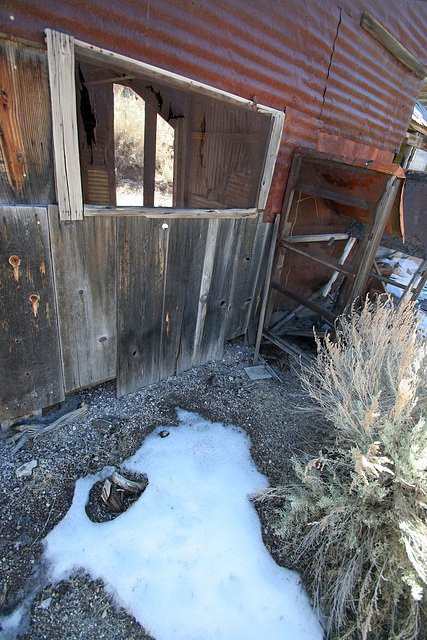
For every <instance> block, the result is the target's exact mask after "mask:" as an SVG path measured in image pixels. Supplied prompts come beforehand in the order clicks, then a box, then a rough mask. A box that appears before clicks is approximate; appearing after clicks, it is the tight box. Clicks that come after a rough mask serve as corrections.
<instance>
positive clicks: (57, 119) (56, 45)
mask: <svg viewBox="0 0 427 640" xmlns="http://www.w3.org/2000/svg"><path fill="white" fill-rule="evenodd" d="M45 33H46V43H47V56H48V63H49V81H50V97H51V105H52V130H53V145H54V155H55V177H56V193H57V199H58V206H59V214H60V218H61V220H80V219H82V218H83V198H82V188H81V178H80V159H79V144H78V133H77V113H76V97H75V96H76V87H75V71H74V40H73V38H72V37H71V36H67V35H65V34H63V33H58V32H57V31H52V30H51V29H46V32H45Z"/></svg>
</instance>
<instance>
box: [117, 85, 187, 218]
mask: <svg viewBox="0 0 427 640" xmlns="http://www.w3.org/2000/svg"><path fill="white" fill-rule="evenodd" d="M152 123H153V124H154V125H155V129H156V130H155V157H154V158H153V160H154V163H153V164H154V166H147V168H148V172H149V173H150V174H152V173H153V170H154V206H155V207H172V205H173V175H174V130H173V128H172V127H171V125H170V124H168V123H167V122H166V120H164V119H163V118H162V117H161V116H160V115H159V114H157V116H156V118H155V119H154V118H153V119H152ZM146 126H150V124H148V125H147V123H146V103H145V100H144V99H143V98H141V97H140V96H139V95H138V94H137V93H135V91H133V89H131V88H130V87H127V86H123V85H119V84H114V159H115V175H116V202H117V206H139V207H142V206H144V172H145V170H146V168H145V161H146V158H145V153H144V149H145V128H146ZM151 133H152V136H153V133H154V132H151ZM153 140H154V136H153ZM147 162H148V163H149V160H147ZM149 164H152V163H149Z"/></svg>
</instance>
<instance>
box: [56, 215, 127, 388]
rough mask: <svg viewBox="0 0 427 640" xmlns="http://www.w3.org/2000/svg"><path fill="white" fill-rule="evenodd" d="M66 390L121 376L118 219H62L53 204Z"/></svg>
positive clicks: (59, 313)
mask: <svg viewBox="0 0 427 640" xmlns="http://www.w3.org/2000/svg"><path fill="white" fill-rule="evenodd" d="M49 221H50V235H51V245H52V259H53V266H54V271H55V285H56V297H57V306H58V320H59V333H60V337H61V347H62V362H63V368H64V383H65V391H66V392H69V391H73V390H74V389H79V388H81V387H87V386H90V385H93V384H96V383H98V382H101V381H102V380H107V379H109V378H114V377H115V375H116V357H117V331H116V314H117V304H116V219H115V218H108V217H98V218H96V217H93V218H85V219H84V220H79V221H77V222H61V221H60V220H59V215H58V207H57V206H56V205H53V206H50V207H49Z"/></svg>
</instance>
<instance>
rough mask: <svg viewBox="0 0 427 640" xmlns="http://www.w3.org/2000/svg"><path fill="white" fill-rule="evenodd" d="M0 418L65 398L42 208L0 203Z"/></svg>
mask: <svg viewBox="0 0 427 640" xmlns="http://www.w3.org/2000/svg"><path fill="white" fill-rule="evenodd" d="M0 215H1V221H0V256H1V262H0V294H1V295H0V308H1V315H0V317H1V320H0V331H1V340H0V373H1V384H0V388H1V411H0V417H1V420H8V419H11V418H14V417H18V416H21V415H25V414H27V413H30V412H31V411H35V410H37V409H41V408H43V407H48V406H50V405H53V404H55V403H57V402H60V401H61V400H63V399H64V386H63V382H62V368H61V358H60V353H59V337H58V328H57V316H56V307H55V296H54V285H53V274H52V263H51V257H50V246H49V225H48V217H47V210H46V209H45V208H37V207H1V208H0Z"/></svg>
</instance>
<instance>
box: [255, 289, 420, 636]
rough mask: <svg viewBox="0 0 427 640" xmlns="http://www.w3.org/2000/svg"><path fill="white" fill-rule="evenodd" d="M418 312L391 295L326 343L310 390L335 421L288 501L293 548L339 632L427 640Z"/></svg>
mask: <svg viewBox="0 0 427 640" xmlns="http://www.w3.org/2000/svg"><path fill="white" fill-rule="evenodd" d="M418 325H419V323H418V320H417V317H416V315H415V314H414V310H413V308H412V307H409V306H407V307H406V308H394V306H393V303H392V301H391V300H389V299H386V300H383V301H382V302H380V303H378V304H377V305H376V306H373V305H371V304H366V305H365V307H364V308H363V310H362V311H361V312H356V311H353V312H352V313H351V314H350V316H349V317H347V318H346V319H343V320H342V322H341V324H340V327H339V330H338V331H337V335H336V339H335V340H334V341H333V340H332V339H330V338H328V337H327V338H326V339H325V340H324V341H323V342H321V341H320V340H317V346H318V356H317V362H316V364H315V366H314V367H313V368H312V369H311V370H310V371H305V372H304V373H302V376H301V377H302V383H303V386H304V387H305V389H306V391H308V393H309V394H310V396H311V397H312V398H313V399H314V401H315V402H316V403H317V405H318V406H319V409H320V411H321V413H322V415H323V416H324V418H325V419H326V420H328V421H329V422H330V424H331V430H332V433H331V435H332V436H333V439H332V440H331V441H332V442H334V444H333V445H331V446H329V447H328V451H327V452H320V453H319V455H318V457H317V458H316V459H311V460H309V459H307V458H305V459H304V458H301V457H299V458H294V460H293V463H294V468H295V471H296V478H297V479H296V480H295V481H294V482H292V483H291V484H290V485H288V486H282V487H275V488H272V489H269V490H267V491H266V492H263V494H261V496H260V499H261V500H266V499H270V500H274V501H276V503H277V501H279V503H278V504H279V508H278V525H277V533H278V534H279V536H280V537H281V538H282V540H283V547H284V548H283V551H285V552H287V553H288V554H290V555H292V556H293V557H294V558H296V561H295V565H296V566H297V568H301V567H303V568H304V570H305V578H306V581H307V585H308V588H309V591H310V592H311V595H312V597H313V600H314V604H315V606H316V607H317V608H318V610H319V611H320V612H321V615H322V616H323V621H324V625H325V629H326V634H327V636H328V637H339V638H342V639H344V638H354V639H356V638H357V639H362V640H366V639H367V638H369V639H378V640H384V639H386V638H388V639H390V640H391V639H393V640H396V639H402V640H403V639H405V640H412V639H415V638H417V637H419V636H418V634H419V631H420V616H421V612H422V611H423V612H424V613H425V609H424V607H425V604H424V600H423V595H424V589H425V588H426V587H427V517H426V516H427V474H426V469H427V429H426V423H425V418H424V415H425V414H426V412H425V383H426V379H427V377H426V369H427V359H426V349H425V340H424V339H423V338H421V337H420V336H419V334H418V332H417V328H418ZM424 613H423V615H424Z"/></svg>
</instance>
